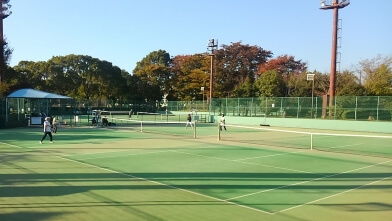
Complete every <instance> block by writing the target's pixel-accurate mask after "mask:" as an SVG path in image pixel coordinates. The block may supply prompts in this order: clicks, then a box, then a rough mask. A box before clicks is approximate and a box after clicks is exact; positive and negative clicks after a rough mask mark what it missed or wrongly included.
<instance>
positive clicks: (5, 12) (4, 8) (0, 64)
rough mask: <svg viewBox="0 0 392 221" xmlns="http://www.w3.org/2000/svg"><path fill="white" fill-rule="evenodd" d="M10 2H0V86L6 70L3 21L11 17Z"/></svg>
mask: <svg viewBox="0 0 392 221" xmlns="http://www.w3.org/2000/svg"><path fill="white" fill-rule="evenodd" d="M9 2H10V0H0V6H1V9H0V45H1V49H0V50H1V51H0V84H1V82H2V80H3V79H2V78H3V76H4V73H5V70H6V65H5V63H6V61H5V57H4V46H5V40H4V33H3V20H4V19H5V18H7V17H8V16H9V15H11V13H12V12H11V11H9V9H10V8H11V5H9V4H8V3H9Z"/></svg>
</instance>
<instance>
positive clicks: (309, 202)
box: [274, 176, 392, 214]
mask: <svg viewBox="0 0 392 221" xmlns="http://www.w3.org/2000/svg"><path fill="white" fill-rule="evenodd" d="M390 178H392V176H390V177H384V178H382V179H379V180H376V181H373V182H371V183H367V184H364V185H362V186H358V187H355V188H353V189H349V190H346V191H343V192H341V193H336V194H333V195H331V196H327V197H323V198H320V199H317V200H313V201H310V202H307V203H304V204H301V205H298V206H293V207H290V208H287V209H284V210H281V211H278V212H275V213H274V214H276V213H281V212H285V211H287V210H291V209H295V208H298V207H301V206H305V205H309V204H312V203H315V202H318V201H321V200H325V199H328V198H331V197H335V196H338V195H341V194H344V193H347V192H351V191H353V190H356V189H360V188H362V187H365V186H369V185H372V184H374V183H378V182H380V181H383V180H386V179H390Z"/></svg>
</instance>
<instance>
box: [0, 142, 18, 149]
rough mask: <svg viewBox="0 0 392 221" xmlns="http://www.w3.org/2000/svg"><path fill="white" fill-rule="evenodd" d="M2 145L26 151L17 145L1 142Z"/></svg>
mask: <svg viewBox="0 0 392 221" xmlns="http://www.w3.org/2000/svg"><path fill="white" fill-rule="evenodd" d="M0 143H1V144H5V145H7V146H11V147H16V148H20V149H24V147H20V146H16V145H13V144H9V143H4V142H0Z"/></svg>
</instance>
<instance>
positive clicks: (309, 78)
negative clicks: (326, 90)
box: [306, 74, 314, 81]
mask: <svg viewBox="0 0 392 221" xmlns="http://www.w3.org/2000/svg"><path fill="white" fill-rule="evenodd" d="M306 80H308V81H313V80H314V74H307V75H306Z"/></svg>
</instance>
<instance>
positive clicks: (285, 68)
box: [258, 55, 307, 96]
mask: <svg viewBox="0 0 392 221" xmlns="http://www.w3.org/2000/svg"><path fill="white" fill-rule="evenodd" d="M306 69H307V67H306V63H304V62H302V61H301V60H298V61H297V60H295V58H294V56H288V55H282V56H278V57H277V58H275V59H271V60H269V61H268V62H266V63H263V64H260V67H259V70H258V74H259V75H262V74H263V73H264V72H266V71H270V70H275V71H276V72H278V74H280V75H282V77H283V81H284V82H285V86H286V87H285V93H284V96H292V95H294V94H302V92H299V88H298V86H299V85H298V83H303V80H304V79H299V80H300V81H299V82H297V83H294V84H293V81H296V80H298V77H296V76H297V75H299V74H301V73H305V72H306ZM290 80H291V81H292V82H289V81H290ZM292 86H295V88H292ZM303 86H304V85H303ZM291 90H296V91H295V92H292V91H291ZM298 92H299V93H298Z"/></svg>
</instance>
